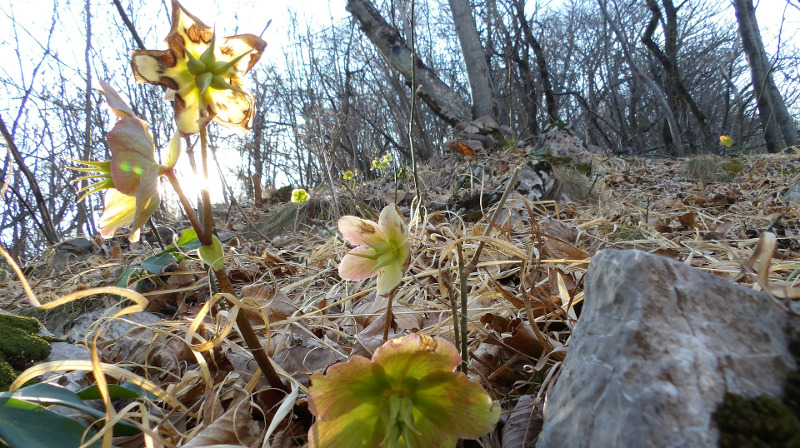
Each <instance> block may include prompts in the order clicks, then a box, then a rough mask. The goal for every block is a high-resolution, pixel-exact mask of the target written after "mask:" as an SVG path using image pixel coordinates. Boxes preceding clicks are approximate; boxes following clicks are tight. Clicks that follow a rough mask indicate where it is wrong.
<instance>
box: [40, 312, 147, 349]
mask: <svg viewBox="0 0 800 448" xmlns="http://www.w3.org/2000/svg"><path fill="white" fill-rule="evenodd" d="M103 315H105V316H106V317H103ZM113 315H114V313H113V312H110V311H108V310H97V311H94V312H91V313H88V314H84V315H82V316H80V317H78V318H77V319H75V322H74V324H73V325H71V326H66V325H65V326H62V327H61V328H56V329H54V331H53V332H54V333H55V334H56V336H58V337H60V338H64V339H66V340H67V341H68V342H83V341H84V339H85V338H86V339H89V338H91V337H92V336H93V335H94V332H95V331H96V330H97V328H99V325H98V321H100V320H101V319H103V320H105V319H108V318H109V317H111V316H113ZM160 320H162V318H161V317H159V316H158V315H156V314H153V313H148V312H140V313H133V314H127V315H125V316H122V317H120V318H118V319H114V320H113V321H111V322H110V323H109V324H108V325H106V326H105V328H104V329H103V335H102V336H103V337H106V338H109V339H116V338H118V337H120V336H122V335H123V334H124V333H125V332H127V331H128V330H130V329H131V328H133V326H134V325H136V324H139V325H145V324H149V323H152V322H158V321H160Z"/></svg>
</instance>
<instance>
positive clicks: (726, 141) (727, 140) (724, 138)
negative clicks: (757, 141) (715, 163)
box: [719, 135, 733, 148]
mask: <svg viewBox="0 0 800 448" xmlns="http://www.w3.org/2000/svg"><path fill="white" fill-rule="evenodd" d="M719 143H720V144H721V145H722V146H724V147H726V148H730V147H731V145H733V138H731V136H730V135H720V136H719Z"/></svg>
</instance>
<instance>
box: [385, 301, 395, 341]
mask: <svg viewBox="0 0 800 448" xmlns="http://www.w3.org/2000/svg"><path fill="white" fill-rule="evenodd" d="M393 299H394V289H393V290H392V292H390V293H389V303H388V304H387V305H386V323H385V324H384V325H383V342H386V341H388V340H389V327H391V326H392V300H393Z"/></svg>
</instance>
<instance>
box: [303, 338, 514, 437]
mask: <svg viewBox="0 0 800 448" xmlns="http://www.w3.org/2000/svg"><path fill="white" fill-rule="evenodd" d="M459 363H460V357H459V356H458V351H457V350H456V348H455V346H453V344H451V343H450V342H448V341H446V340H444V339H441V338H432V337H430V336H425V335H422V334H418V333H412V334H409V335H407V336H404V337H401V338H397V339H392V340H390V341H388V342H386V343H385V344H383V345H382V346H381V347H380V348H378V350H376V351H375V355H374V356H373V357H372V361H370V360H368V359H367V358H364V357H362V356H358V355H356V356H353V357H352V358H350V360H349V361H347V362H346V363H343V364H336V365H333V366H331V367H330V368H329V369H328V371H327V373H326V374H325V375H322V374H320V373H316V374H314V375H312V376H311V387H309V389H308V401H309V408H310V409H311V412H312V413H314V415H316V417H317V420H316V422H315V423H314V425H313V426H312V427H311V431H310V432H309V443H310V446H311V447H312V448H328V447H335V448H351V447H352V448H356V447H358V448H361V447H392V448H400V447H405V448H411V447H414V448H446V447H455V446H456V441H457V440H458V439H459V438H462V439H474V438H478V437H480V436H482V435H484V434H486V433H487V432H489V431H491V430H492V428H494V426H495V424H496V423H497V420H498V418H499V417H500V405H499V404H498V403H497V402H493V401H492V399H491V398H490V397H489V395H488V394H487V393H486V391H484V390H483V388H482V387H481V386H480V385H479V384H477V383H474V382H472V381H470V380H469V378H467V376H466V375H464V374H463V373H461V372H454V370H455V368H456V366H457V365H458V364H459Z"/></svg>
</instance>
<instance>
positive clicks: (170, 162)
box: [166, 132, 181, 168]
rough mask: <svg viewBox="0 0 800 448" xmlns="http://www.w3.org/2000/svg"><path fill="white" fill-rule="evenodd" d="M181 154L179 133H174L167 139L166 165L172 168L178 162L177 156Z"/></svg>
mask: <svg viewBox="0 0 800 448" xmlns="http://www.w3.org/2000/svg"><path fill="white" fill-rule="evenodd" d="M180 156H181V135H180V134H179V133H177V132H176V133H175V135H173V136H172V138H171V139H170V141H169V151H168V152H167V160H166V166H167V168H173V167H174V166H175V164H177V163H178V158H179V157H180Z"/></svg>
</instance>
